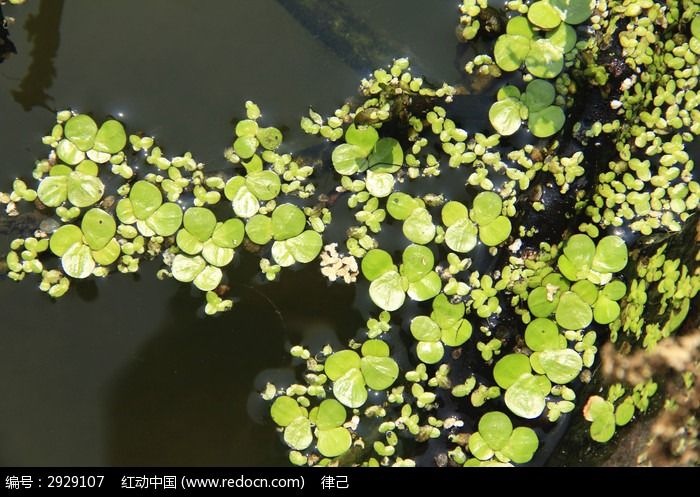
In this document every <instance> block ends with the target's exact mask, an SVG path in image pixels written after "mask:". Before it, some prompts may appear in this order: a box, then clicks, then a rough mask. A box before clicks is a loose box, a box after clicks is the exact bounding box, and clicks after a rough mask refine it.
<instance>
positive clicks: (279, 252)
mask: <svg viewBox="0 0 700 497" xmlns="http://www.w3.org/2000/svg"><path fill="white" fill-rule="evenodd" d="M272 258H273V259H274V260H275V262H276V263H277V264H279V265H280V266H282V267H289V266H291V265H293V264H294V263H295V262H296V260H295V259H294V256H293V255H292V253H291V252H290V251H289V247H288V246H287V242H286V241H284V242H279V241H278V242H275V243H273V244H272Z"/></svg>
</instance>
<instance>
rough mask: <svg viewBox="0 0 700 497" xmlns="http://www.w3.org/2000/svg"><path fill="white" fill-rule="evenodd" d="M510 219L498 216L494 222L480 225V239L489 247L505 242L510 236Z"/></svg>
mask: <svg viewBox="0 0 700 497" xmlns="http://www.w3.org/2000/svg"><path fill="white" fill-rule="evenodd" d="M510 230H511V224H510V219H508V218H507V217H505V216H498V217H497V218H496V219H495V220H494V221H493V222H491V223H489V224H486V225H482V226H479V239H481V241H482V242H483V243H484V245H486V246H488V247H495V246H496V245H499V244H501V243H503V242H505V241H506V240H507V239H508V237H509V236H510Z"/></svg>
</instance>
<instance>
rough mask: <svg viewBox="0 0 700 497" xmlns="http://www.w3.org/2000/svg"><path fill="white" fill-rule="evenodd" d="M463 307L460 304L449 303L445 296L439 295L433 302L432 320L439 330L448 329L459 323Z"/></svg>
mask: <svg viewBox="0 0 700 497" xmlns="http://www.w3.org/2000/svg"><path fill="white" fill-rule="evenodd" d="M464 311H465V305H464V304H463V303H462V302H458V303H456V304H452V303H450V301H449V300H448V299H447V296H446V295H445V294H440V295H438V296H437V297H435V300H433V313H432V314H431V317H432V319H433V320H434V321H435V322H436V323H437V324H439V325H440V327H441V328H449V327H450V326H454V325H456V324H458V323H459V321H460V320H461V319H462V318H463V317H464Z"/></svg>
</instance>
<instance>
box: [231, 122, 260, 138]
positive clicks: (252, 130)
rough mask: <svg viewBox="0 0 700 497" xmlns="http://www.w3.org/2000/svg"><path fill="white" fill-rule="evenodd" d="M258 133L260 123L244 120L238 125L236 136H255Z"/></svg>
mask: <svg viewBox="0 0 700 497" xmlns="http://www.w3.org/2000/svg"><path fill="white" fill-rule="evenodd" d="M257 133H258V123H257V122H255V121H253V120H252V119H243V120H242V121H238V124H236V136H255V135H256V134H257Z"/></svg>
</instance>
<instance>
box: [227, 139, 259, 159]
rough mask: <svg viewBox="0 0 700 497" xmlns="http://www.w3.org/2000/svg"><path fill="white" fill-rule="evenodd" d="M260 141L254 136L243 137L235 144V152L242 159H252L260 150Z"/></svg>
mask: <svg viewBox="0 0 700 497" xmlns="http://www.w3.org/2000/svg"><path fill="white" fill-rule="evenodd" d="M258 145H259V142H258V139H257V138H255V137H254V136H241V137H239V138H236V141H234V142H233V151H234V152H236V155H238V156H239V157H240V158H241V159H250V158H251V157H252V156H253V155H255V151H256V150H257V149H258Z"/></svg>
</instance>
